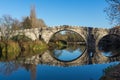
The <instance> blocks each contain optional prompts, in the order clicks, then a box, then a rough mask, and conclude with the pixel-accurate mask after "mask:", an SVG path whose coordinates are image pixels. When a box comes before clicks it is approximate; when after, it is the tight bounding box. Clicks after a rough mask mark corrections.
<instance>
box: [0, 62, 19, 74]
mask: <svg viewBox="0 0 120 80" xmlns="http://www.w3.org/2000/svg"><path fill="white" fill-rule="evenodd" d="M19 67H20V64H18V63H15V62H5V63H1V66H0V72H2V73H3V74H5V75H9V74H11V73H12V72H14V71H16V70H17V69H18V68H19Z"/></svg>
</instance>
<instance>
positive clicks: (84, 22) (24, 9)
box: [0, 0, 113, 28]
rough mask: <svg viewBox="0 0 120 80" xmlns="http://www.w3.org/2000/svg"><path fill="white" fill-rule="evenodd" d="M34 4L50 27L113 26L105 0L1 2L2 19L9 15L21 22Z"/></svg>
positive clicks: (0, 0) (21, 0) (20, 0)
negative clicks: (107, 12)
mask: <svg viewBox="0 0 120 80" xmlns="http://www.w3.org/2000/svg"><path fill="white" fill-rule="evenodd" d="M32 4H34V5H35V6H36V15H37V17H38V18H42V19H43V20H44V21H45V23H46V24H47V25H48V26H57V25H73V26H74V25H77V26H86V27H103V28H111V27H112V26H113V25H111V24H110V23H109V21H108V20H107V19H106V18H107V16H106V13H104V12H103V11H104V9H105V7H107V6H108V4H107V3H106V2H105V0H0V17H1V16H2V15H7V14H9V15H11V16H12V17H14V18H18V19H20V20H21V19H22V17H24V16H29V14H30V6H31V5H32Z"/></svg>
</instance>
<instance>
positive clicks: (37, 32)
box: [0, 25, 110, 43]
mask: <svg viewBox="0 0 120 80" xmlns="http://www.w3.org/2000/svg"><path fill="white" fill-rule="evenodd" d="M63 30H70V31H73V32H76V33H78V34H79V35H80V36H81V37H82V38H83V39H84V40H85V41H86V43H89V42H88V40H89V38H91V37H90V35H93V36H94V38H95V40H96V42H98V41H99V40H100V39H101V38H102V37H103V36H105V35H108V34H109V31H110V30H109V29H105V28H92V27H83V26H68V25H63V26H54V27H47V28H42V29H41V28H32V29H24V30H16V31H11V32H9V33H7V32H6V34H8V35H9V36H10V37H13V36H16V35H25V36H27V37H29V38H31V39H32V40H36V39H40V38H42V39H43V40H44V41H45V42H46V43H48V42H49V40H50V39H51V37H52V36H53V35H54V34H55V33H57V32H59V31H63ZM2 33H3V32H0V36H2V35H3V34H2Z"/></svg>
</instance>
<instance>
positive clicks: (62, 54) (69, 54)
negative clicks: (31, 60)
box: [52, 45, 86, 61]
mask: <svg viewBox="0 0 120 80" xmlns="http://www.w3.org/2000/svg"><path fill="white" fill-rule="evenodd" d="M85 49H86V46H84V45H82V46H74V47H73V45H72V47H71V45H69V47H66V48H64V49H54V50H52V56H53V57H54V58H56V59H57V60H60V61H73V60H76V59H77V58H79V57H80V56H81V55H82V54H83V53H84V51H85Z"/></svg>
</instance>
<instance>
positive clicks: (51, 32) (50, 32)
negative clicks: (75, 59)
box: [42, 26, 87, 43]
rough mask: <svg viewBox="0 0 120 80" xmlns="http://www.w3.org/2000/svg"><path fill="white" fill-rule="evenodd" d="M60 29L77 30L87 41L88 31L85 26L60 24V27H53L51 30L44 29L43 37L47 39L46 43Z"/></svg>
mask: <svg viewBox="0 0 120 80" xmlns="http://www.w3.org/2000/svg"><path fill="white" fill-rule="evenodd" d="M60 31H73V32H76V33H78V34H79V35H80V36H81V37H82V38H83V39H84V40H85V42H87V31H86V30H85V28H82V27H71V26H60V27H54V28H51V29H49V30H43V32H42V38H43V39H44V40H45V42H46V43H48V42H49V40H50V39H51V37H52V36H53V35H54V34H56V33H58V32H60Z"/></svg>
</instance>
